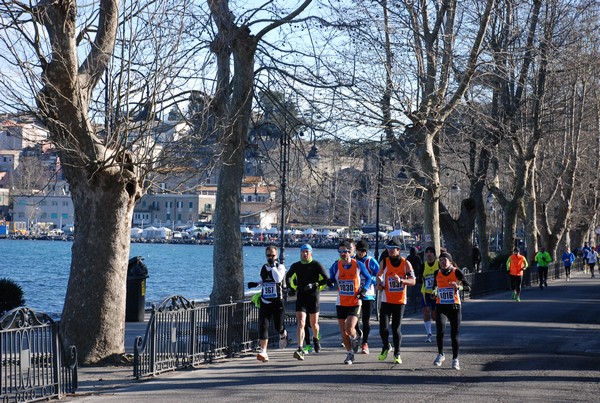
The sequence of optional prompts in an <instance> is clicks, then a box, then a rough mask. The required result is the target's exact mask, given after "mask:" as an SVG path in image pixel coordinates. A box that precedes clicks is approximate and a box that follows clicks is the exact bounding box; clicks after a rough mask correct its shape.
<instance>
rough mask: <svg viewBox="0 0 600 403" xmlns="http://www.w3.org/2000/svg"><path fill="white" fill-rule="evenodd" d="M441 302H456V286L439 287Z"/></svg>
mask: <svg viewBox="0 0 600 403" xmlns="http://www.w3.org/2000/svg"><path fill="white" fill-rule="evenodd" d="M438 297H439V298H440V304H454V287H450V288H438Z"/></svg>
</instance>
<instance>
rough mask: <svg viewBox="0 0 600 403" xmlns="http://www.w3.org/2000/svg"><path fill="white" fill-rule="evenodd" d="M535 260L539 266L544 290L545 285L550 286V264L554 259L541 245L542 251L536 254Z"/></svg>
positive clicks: (541, 288)
mask: <svg viewBox="0 0 600 403" xmlns="http://www.w3.org/2000/svg"><path fill="white" fill-rule="evenodd" d="M534 260H535V262H536V263H537V266H538V273H539V277H540V290H543V289H544V287H548V265H549V264H550V262H551V261H552V256H550V254H549V253H548V252H547V251H546V248H544V247H543V246H541V247H540V251H539V252H538V253H536V254H535V258H534Z"/></svg>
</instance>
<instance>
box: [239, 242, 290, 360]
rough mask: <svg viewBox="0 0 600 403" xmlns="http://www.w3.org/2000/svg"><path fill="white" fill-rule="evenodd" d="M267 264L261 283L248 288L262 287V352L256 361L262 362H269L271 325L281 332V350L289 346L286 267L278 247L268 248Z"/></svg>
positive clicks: (262, 268)
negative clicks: (286, 327) (286, 313)
mask: <svg viewBox="0 0 600 403" xmlns="http://www.w3.org/2000/svg"><path fill="white" fill-rule="evenodd" d="M265 254H266V257H267V263H265V264H264V265H263V266H262V267H261V269H260V279H261V280H260V282H254V281H250V282H249V283H248V288H255V287H258V286H261V291H260V307H259V309H258V323H259V336H260V341H259V345H260V350H259V352H258V354H257V355H256V359H257V360H259V361H262V362H267V361H269V356H268V354H267V346H268V343H269V323H270V322H271V321H273V325H274V327H275V329H277V331H278V332H279V348H281V349H283V348H285V347H286V346H287V331H286V330H285V326H284V321H283V319H284V315H285V306H284V303H283V284H284V279H285V266H284V265H283V264H281V263H279V261H278V259H277V258H278V249H277V247H276V246H267V248H266V250H265Z"/></svg>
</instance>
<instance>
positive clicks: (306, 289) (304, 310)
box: [286, 244, 329, 361]
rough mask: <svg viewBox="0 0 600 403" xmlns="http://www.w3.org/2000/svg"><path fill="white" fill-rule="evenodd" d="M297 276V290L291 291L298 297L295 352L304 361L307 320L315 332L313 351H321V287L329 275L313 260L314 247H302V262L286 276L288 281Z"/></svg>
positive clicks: (294, 266)
mask: <svg viewBox="0 0 600 403" xmlns="http://www.w3.org/2000/svg"><path fill="white" fill-rule="evenodd" d="M294 275H295V276H296V280H295V283H296V290H293V289H292V290H290V294H289V295H290V296H294V295H296V294H297V295H296V321H297V323H298V326H297V329H296V333H297V334H296V336H297V340H298V349H297V350H296V351H295V352H294V358H296V359H298V360H300V361H302V360H304V351H303V349H302V344H303V343H304V327H305V325H306V320H307V316H308V320H309V321H310V327H311V328H312V330H313V349H314V351H315V352H316V353H318V352H319V351H321V343H320V341H319V311H320V294H321V286H323V285H326V284H327V280H328V279H329V275H328V274H327V272H326V271H325V268H324V267H323V265H322V264H321V263H319V262H318V261H316V260H313V256H312V246H310V245H309V244H304V245H302V246H301V247H300V261H298V262H295V263H294V264H292V266H291V267H290V270H289V271H288V272H287V274H286V281H287V283H288V284H289V283H290V279H291V278H292V277H293V276H294Z"/></svg>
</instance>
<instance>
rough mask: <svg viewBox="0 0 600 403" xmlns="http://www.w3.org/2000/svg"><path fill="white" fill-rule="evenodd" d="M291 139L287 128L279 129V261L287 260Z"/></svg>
mask: <svg viewBox="0 0 600 403" xmlns="http://www.w3.org/2000/svg"><path fill="white" fill-rule="evenodd" d="M289 145H290V139H289V136H288V133H287V132H286V131H285V130H281V129H280V130H279V168H280V170H281V223H280V224H281V229H280V232H279V236H280V241H281V245H280V247H279V249H280V252H279V261H280V263H281V264H283V263H284V262H285V202H286V200H285V190H286V187H287V164H288V160H289V158H288V157H289Z"/></svg>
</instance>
